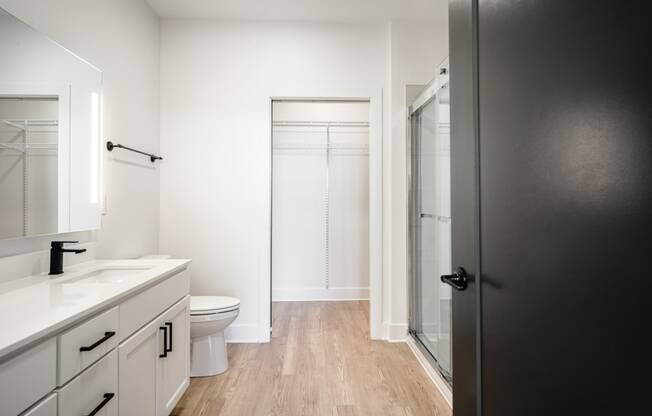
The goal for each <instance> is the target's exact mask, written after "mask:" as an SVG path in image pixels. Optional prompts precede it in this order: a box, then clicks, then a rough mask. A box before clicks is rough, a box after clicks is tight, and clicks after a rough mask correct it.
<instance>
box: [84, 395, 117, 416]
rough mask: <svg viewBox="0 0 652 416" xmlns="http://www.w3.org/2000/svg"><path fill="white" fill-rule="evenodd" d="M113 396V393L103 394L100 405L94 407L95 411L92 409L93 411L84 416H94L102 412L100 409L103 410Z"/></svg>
mask: <svg viewBox="0 0 652 416" xmlns="http://www.w3.org/2000/svg"><path fill="white" fill-rule="evenodd" d="M113 396H115V393H104V400H102V401H101V402H100V404H98V405H97V406H96V407H95V409H93V411H92V412H90V413H89V414H87V415H86V416H95V415H96V414H97V412H99V411H100V410H102V408H103V407H104V406H106V404H107V403H108V402H110V401H111V399H112V398H113Z"/></svg>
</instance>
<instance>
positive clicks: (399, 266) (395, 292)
mask: <svg viewBox="0 0 652 416" xmlns="http://www.w3.org/2000/svg"><path fill="white" fill-rule="evenodd" d="M390 54H391V64H390V65H391V69H390V71H389V72H390V75H389V77H390V83H391V88H390V90H389V91H390V95H391V96H390V101H391V114H389V115H388V117H387V118H388V119H389V120H391V121H389V123H390V125H391V127H389V128H391V139H390V140H389V142H390V144H389V146H390V148H389V149H386V153H385V154H386V158H385V160H384V169H385V171H386V172H388V171H389V174H388V177H390V178H391V183H390V184H386V186H385V195H384V196H385V200H386V201H387V203H386V204H385V206H384V207H383V209H384V212H385V214H386V215H387V217H389V221H388V223H386V224H385V229H384V230H383V232H384V233H385V239H384V240H385V241H386V242H388V244H389V247H386V251H385V259H384V261H385V267H384V270H386V272H385V276H386V277H387V276H388V275H389V276H391V277H390V278H386V279H385V280H384V282H383V283H384V284H383V313H384V314H383V316H384V318H385V320H386V324H387V336H388V338H389V339H390V340H398V339H403V338H405V334H406V331H407V321H408V304H407V167H406V160H407V154H406V143H407V141H406V128H407V116H408V114H407V111H406V110H407V106H408V103H406V93H405V90H406V86H407V85H415V84H417V85H419V84H426V83H428V82H429V81H430V80H431V79H433V78H434V77H435V76H436V75H437V66H438V65H439V64H440V63H441V62H442V61H443V60H444V59H445V58H446V57H447V56H448V16H439V17H438V19H437V20H436V21H434V22H430V23H415V22H392V23H391V25H390ZM386 128H387V126H386ZM388 254H389V255H388ZM388 263H389V264H388Z"/></svg>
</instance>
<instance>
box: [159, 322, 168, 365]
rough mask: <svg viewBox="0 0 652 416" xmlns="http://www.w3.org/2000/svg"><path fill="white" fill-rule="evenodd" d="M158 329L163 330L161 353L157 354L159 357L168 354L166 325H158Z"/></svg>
mask: <svg viewBox="0 0 652 416" xmlns="http://www.w3.org/2000/svg"><path fill="white" fill-rule="evenodd" d="M158 329H159V330H160V331H163V354H159V355H158V356H159V358H165V357H167V356H168V327H167V326H160V327H158ZM159 345H160V344H159Z"/></svg>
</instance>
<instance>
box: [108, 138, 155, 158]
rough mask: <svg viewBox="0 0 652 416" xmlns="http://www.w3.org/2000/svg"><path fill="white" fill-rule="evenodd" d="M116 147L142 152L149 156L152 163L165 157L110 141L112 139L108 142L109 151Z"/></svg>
mask: <svg viewBox="0 0 652 416" xmlns="http://www.w3.org/2000/svg"><path fill="white" fill-rule="evenodd" d="M116 147H117V148H119V149H125V150H129V151H130V152H136V153H140V154H141V155H145V156H149V160H151V161H152V163H154V162H156V161H157V160H163V158H162V157H161V156H156V155H154V154H151V153H145V152H141V151H140V150H136V149H132V148H131V147H127V146H123V145H121V144H113V142H110V141H109V142H106V149H107V150H108V151H109V152H110V151H112V150H113V149H115V148H116Z"/></svg>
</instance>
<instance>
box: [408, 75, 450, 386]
mask: <svg viewBox="0 0 652 416" xmlns="http://www.w3.org/2000/svg"><path fill="white" fill-rule="evenodd" d="M409 112H410V134H409V143H408V146H409V149H408V172H409V209H408V214H409V228H408V232H409V238H408V245H409V248H408V265H409V270H408V275H409V283H410V290H409V294H410V320H409V333H410V336H411V337H412V338H413V339H414V341H415V343H416V344H417V346H418V347H419V348H420V349H421V350H422V352H423V354H424V355H425V356H426V357H427V358H428V359H429V361H430V362H431V364H432V366H433V367H434V368H435V369H436V370H438V371H439V373H440V374H441V376H442V378H443V379H444V380H445V381H446V382H448V384H449V385H452V374H453V369H452V360H451V340H452V338H451V288H450V286H448V285H446V284H444V283H442V282H441V280H440V276H441V275H445V274H450V273H451V180H450V179H451V178H450V161H451V152H450V149H451V143H450V99H449V88H448V63H447V62H445V63H444V64H442V65H441V66H440V69H439V76H438V77H437V78H436V79H434V80H433V81H432V82H431V83H430V84H428V86H427V87H426V88H425V89H424V91H423V92H422V93H421V94H420V95H419V96H418V97H417V98H416V99H415V101H414V103H413V105H412V106H411V107H410V110H409Z"/></svg>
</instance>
